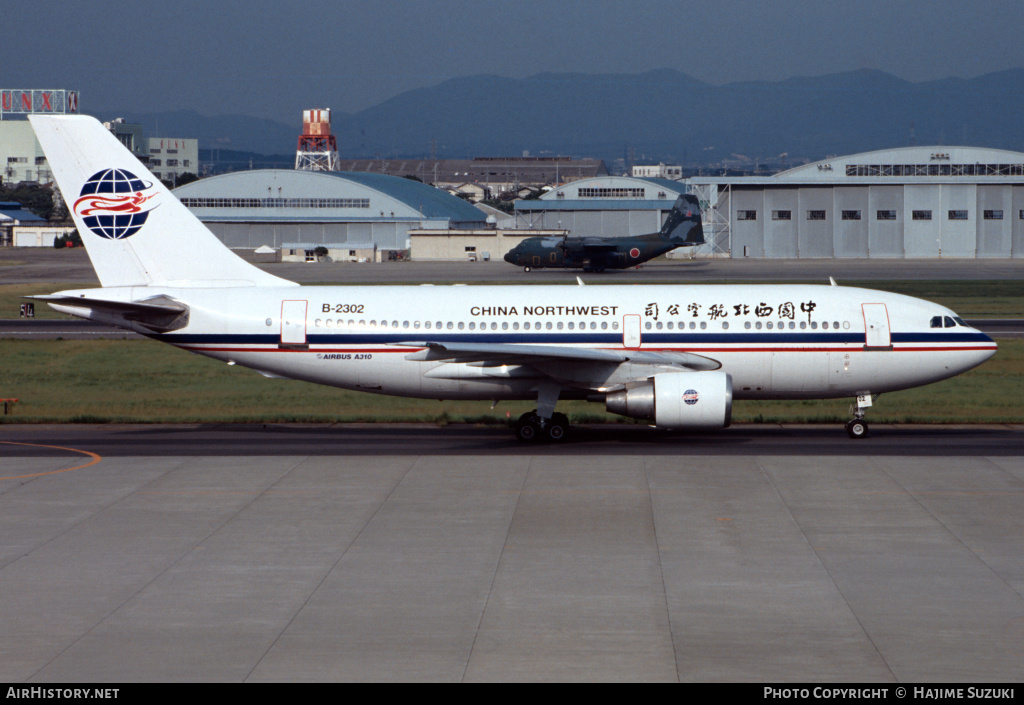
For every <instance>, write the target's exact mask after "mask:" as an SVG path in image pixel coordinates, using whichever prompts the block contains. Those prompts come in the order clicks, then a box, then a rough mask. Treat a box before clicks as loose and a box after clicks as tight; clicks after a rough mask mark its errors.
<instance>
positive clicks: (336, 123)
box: [101, 69, 1024, 165]
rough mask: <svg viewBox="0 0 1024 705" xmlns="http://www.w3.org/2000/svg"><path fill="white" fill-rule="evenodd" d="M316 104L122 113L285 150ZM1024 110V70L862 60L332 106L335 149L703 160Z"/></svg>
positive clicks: (858, 142)
mask: <svg viewBox="0 0 1024 705" xmlns="http://www.w3.org/2000/svg"><path fill="white" fill-rule="evenodd" d="M315 107H326V106H313V105H309V106H296V109H295V115H296V120H295V123H294V124H291V125H289V124H285V123H280V122H275V121H273V120H266V119H259V118H254V117H248V116H244V115H218V116H203V115H200V114H198V113H196V112H194V111H190V110H179V111H174V112H165V113H149V114H144V113H138V112H132V111H124V112H121V113H117V115H120V116H123V117H125V118H126V119H128V120H130V121H132V122H141V123H142V124H143V125H145V127H146V130H147V134H148V135H149V136H167V137H198V138H199V140H200V147H201V148H211V149H217V148H223V149H232V150H248V151H252V152H259V153H264V154H289V153H292V154H293V153H294V150H295V146H296V140H297V137H298V135H299V133H300V131H301V111H302V110H303V109H306V108H315ZM1022 113H1024V69H1011V70H1007V71H1002V72H998V73H991V74H986V75H983V76H978V77H975V78H970V79H961V78H947V79H943V80H938V81H929V82H922V83H911V82H908V81H904V80H902V79H900V78H897V77H895V76H892V75H890V74H887V73H884V72H881V71H874V70H858V71H851V72H847V73H839V74H830V75H825V76H815V77H796V78H790V79H786V80H783V81H775V82H768V81H759V82H742V83H731V84H728V85H723V86H715V85H711V84H708V83H704V82H702V81H700V80H698V79H695V78H693V77H691V76H688V75H686V74H684V73H680V72H678V71H674V70H670V69H662V70H657V71H649V72H646V73H641V74H566V73H543V74H538V75H535V76H530V77H528V78H523V79H514V78H505V77H500V76H490V75H479V76H468V77H461V78H454V79H451V80H448V81H445V82H443V83H440V84H438V85H436V86H432V87H429V88H420V89H416V90H412V91H408V92H405V93H402V94H400V95H397V96H395V97H393V98H391V99H389V100H386V101H384V102H383V103H380V104H379V105H376V106H373V107H371V108H368V109H366V110H362V111H359V112H356V113H344V112H342V111H339V110H337V109H335V110H334V111H333V112H332V123H333V131H334V134H335V135H336V137H337V140H338V151H339V153H340V155H341V156H342V157H343V158H346V157H348V158H374V157H375V158H418V157H427V156H430V154H431V153H434V154H436V156H437V157H442V158H444V157H448V158H470V157H476V156H519V155H522V154H524V152H528V153H529V154H531V155H533V156H546V155H566V156H575V157H597V158H602V159H605V160H608V161H613V160H615V159H621V158H623V157H625V156H626V155H627V154H631V155H633V156H634V157H635V158H636V161H637V162H644V161H645V162H652V161H653V162H658V161H663V162H666V163H670V162H674V163H682V164H684V165H687V164H691V165H697V164H717V163H721V162H723V160H729V159H731V160H734V161H735V160H737V159H739V160H742V159H749V160H751V161H752V162H765V161H767V162H777V161H778V160H779V159H780V155H784V156H783V157H781V158H782V159H783V160H785V159H787V158H788V160H790V161H791V162H799V161H806V160H817V159H823V158H825V157H828V156H834V155H843V154H852V153H856V152H863V151H869V150H874V149H884V148H891V147H903V146H909V145H912V144H922V145H948V146H952V145H969V146H979V147H992V148H1001V149H1009V150H1017V151H1024V131H1022V129H1021V126H1020V116H1021V115H1022ZM112 116H113V115H111V117H112ZM101 117H104V119H109V118H107V117H106V116H101Z"/></svg>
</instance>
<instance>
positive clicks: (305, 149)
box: [295, 109, 338, 171]
mask: <svg viewBox="0 0 1024 705" xmlns="http://www.w3.org/2000/svg"><path fill="white" fill-rule="evenodd" d="M295 168H296V169H305V170H306V171H337V170H338V143H337V142H336V141H335V139H334V135H333V134H331V111H330V110H329V109H327V110H303V111H302V134H301V135H299V149H298V151H297V152H296V153H295Z"/></svg>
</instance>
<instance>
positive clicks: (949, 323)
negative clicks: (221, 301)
mask: <svg viewBox="0 0 1024 705" xmlns="http://www.w3.org/2000/svg"><path fill="white" fill-rule="evenodd" d="M944 320H945V322H946V326H945V327H946V328H956V323H954V322H953V319H952V318H950V317H949V316H946V318H945V319H944Z"/></svg>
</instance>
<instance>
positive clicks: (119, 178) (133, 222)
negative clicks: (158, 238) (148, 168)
mask: <svg viewBox="0 0 1024 705" xmlns="http://www.w3.org/2000/svg"><path fill="white" fill-rule="evenodd" d="M152 188H153V183H152V182H150V181H143V180H142V179H140V178H139V177H137V176H136V175H135V174H133V173H131V172H130V171H127V170H125V169H105V170H104V171H98V172H96V173H95V174H93V175H92V176H90V177H89V180H88V181H86V182H85V185H84V186H82V192H81V194H80V195H79V198H78V200H77V201H75V205H74V211H75V213H76V214H77V215H78V216H79V217H80V218H81V219H82V221H83V222H84V223H85V226H86V227H87V228H89V230H91V231H92V232H93V233H95V234H96V235H99V236H100V237H102V238H106V239H108V240H124V239H125V238H127V237H131V236H132V235H134V234H135V233H137V232H138V231H139V228H141V227H142V226H143V225H144V224H145V223H146V218H147V217H148V216H149V213H150V211H152V210H153V208H155V207H156V204H153V203H149V201H150V199H152V198H153V197H154V196H155V195H156V192H155V191H154V192H153V193H150V194H148V195H147V194H146V193H145V192H146V191H149V190H150V189H152ZM144 206H145V208H144Z"/></svg>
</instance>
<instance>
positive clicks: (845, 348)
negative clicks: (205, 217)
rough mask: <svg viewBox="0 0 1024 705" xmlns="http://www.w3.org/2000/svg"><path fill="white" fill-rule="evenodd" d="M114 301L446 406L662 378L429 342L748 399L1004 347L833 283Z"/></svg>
mask: <svg viewBox="0 0 1024 705" xmlns="http://www.w3.org/2000/svg"><path fill="white" fill-rule="evenodd" d="M102 291H103V295H104V297H105V298H108V299H111V298H122V297H123V298H124V299H125V300H140V299H143V298H147V297H149V296H153V295H156V294H166V295H167V296H170V297H172V298H174V299H176V300H179V301H181V302H183V303H185V304H186V305H187V306H188V307H189V311H190V315H189V323H188V325H187V327H185V328H182V329H181V330H176V331H174V332H171V333H167V334H163V335H159V336H156V337H158V339H160V340H163V341H165V342H168V343H171V344H173V345H177V346H179V347H181V348H184V349H187V350H191V351H193V352H196V353H201V354H203V355H209V356H211V357H215V358H219V359H222V360H226V361H230V362H234V363H237V364H239V365H244V366H246V367H251V368H254V369H256V370H259V371H261V372H263V373H265V374H269V375H273V376H281V377H288V378H294V379H302V380H307V381H310V382H316V383H320V384H327V385H333V386H337V387H344V388H347V389H356V390H362V391H368V392H375V393H380V394H391V395H399V396H410V397H425V398H437V399H524V398H536V395H537V392H536V390H537V387H538V383H539V382H542V381H544V380H545V379H550V378H551V377H555V378H557V379H558V380H559V383H560V385H561V398H573V397H575V398H586V397H588V396H591V397H593V395H594V394H600V393H602V391H604V390H606V389H610V388H612V387H613V386H614V384H616V383H617V382H620V381H622V380H627V381H628V380H631V379H632V380H635V379H643V378H644V377H645V376H647V375H648V373H653V371H657V368H653V371H652V368H651V367H650V366H644V365H632V364H631V363H629V362H628V361H627V362H623V363H620V364H608V365H576V366H574V365H573V363H570V362H567V363H564V364H562V365H558V366H551V365H549V366H548V368H547V369H545V368H544V366H543V365H541V366H537V365H528V364H524V365H519V364H504V365H500V366H486V365H480V364H475V365H474V364H465V363H453V362H445V361H415V360H410V359H407V357H408V356H410V355H411V354H413V353H415V352H417V351H418V350H421V349H422V348H423V347H424V346H425V345H426V344H427V343H442V344H443V343H445V342H447V343H455V342H463V343H465V342H470V343H484V344H523V345H531V344H532V345H545V346H552V345H554V346H564V347H566V348H598V349H610V350H617V351H624V350H625V351H629V350H641V351H646V352H686V353H693V354H697V355H701V356H703V357H707V358H710V359H711V360H715V361H718V362H720V363H721V369H722V370H723V371H725V372H727V373H728V374H730V375H731V376H732V387H733V394H734V396H735V398H739V399H742V398H746V399H799V398H824V397H843V396H852V395H861V394H879V393H882V392H888V391H892V390H897V389H905V388H909V387H915V386H919V385H922V384H928V383H930V382H935V381H938V380H941V379H945V378H948V377H952V376H954V375H956V374H959V373H961V372H963V371H965V370H968V369H970V368H972V367H975V366H976V365H979V364H980V363H982V362H984V361H985V360H987V359H988V358H989V357H991V356H992V355H993V354H994V353H995V350H996V345H995V343H994V342H993V341H992V340H991V339H990V338H988V337H987V336H985V335H984V334H982V333H980V332H978V331H977V330H975V329H973V328H970V327H967V326H966V325H964V324H962V322H961V321H959V319H956V318H955V314H954V313H953V312H952V311H950V310H948V309H946V308H944V307H942V306H939V305H937V304H933V303H930V302H927V301H923V300H920V299H914V298H911V297H908V296H902V295H899V294H891V293H886V292H880V291H873V290H867V289H855V288H847V287H837V286H812V285H764V286H710V285H708V286H701V285H685V286H670V285H665V286H642V287H641V286H621V285H611V286H458V285H456V286H362V287H360V286H344V287H340V286H339V287H280V288H277V287H246V288H219V289H202V288H160V290H159V291H155V290H154V289H153V288H152V287H144V288H142V287H135V288H121V289H110V288H107V289H103V290H102ZM79 315H81V314H79ZM936 317H937V318H936ZM936 320H938V321H939V326H938V327H936V326H935V321H936ZM954 321H957V322H955V323H954ZM950 324H952V325H950ZM400 344H402V345H400ZM409 344H412V345H409ZM416 344H420V345H418V346H417V345H416ZM677 371H678V370H677ZM683 372H684V373H685V370H683Z"/></svg>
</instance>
